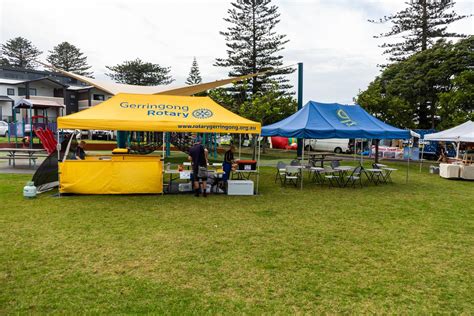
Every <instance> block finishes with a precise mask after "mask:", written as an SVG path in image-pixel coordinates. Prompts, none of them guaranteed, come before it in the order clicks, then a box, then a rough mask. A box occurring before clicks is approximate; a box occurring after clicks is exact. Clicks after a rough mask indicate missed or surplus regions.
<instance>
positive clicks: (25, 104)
mask: <svg viewBox="0 0 474 316" xmlns="http://www.w3.org/2000/svg"><path fill="white" fill-rule="evenodd" d="M58 107H60V108H63V107H65V106H64V104H60V103H58V102H56V101H52V100H42V99H21V100H18V101H16V102H15V106H14V108H23V109H24V108H33V109H38V108H40V109H41V108H42V109H45V108H58Z"/></svg>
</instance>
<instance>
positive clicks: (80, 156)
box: [76, 140, 86, 160]
mask: <svg viewBox="0 0 474 316" xmlns="http://www.w3.org/2000/svg"><path fill="white" fill-rule="evenodd" d="M85 148H86V142H85V141H83V140H81V142H80V143H79V145H78V146H77V148H76V158H77V159H80V160H84V159H86V152H85V151H84V149H85Z"/></svg>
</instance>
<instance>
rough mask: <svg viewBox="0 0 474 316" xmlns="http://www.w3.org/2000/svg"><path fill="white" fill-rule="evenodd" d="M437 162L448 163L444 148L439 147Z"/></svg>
mask: <svg viewBox="0 0 474 316" xmlns="http://www.w3.org/2000/svg"><path fill="white" fill-rule="evenodd" d="M437 162H448V154H447V153H446V147H444V146H440V151H439V154H438V161H437Z"/></svg>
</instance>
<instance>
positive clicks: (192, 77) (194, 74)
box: [185, 57, 202, 86]
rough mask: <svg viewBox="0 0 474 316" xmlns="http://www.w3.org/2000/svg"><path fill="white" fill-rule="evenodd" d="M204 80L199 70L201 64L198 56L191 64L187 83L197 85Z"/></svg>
mask: <svg viewBox="0 0 474 316" xmlns="http://www.w3.org/2000/svg"><path fill="white" fill-rule="evenodd" d="M201 82H202V78H201V72H200V71H199V66H198V63H197V60H196V57H194V59H193V64H192V65H191V70H190V71H189V76H188V78H187V79H186V82H185V83H186V84H187V85H190V86H191V85H195V84H199V83H201Z"/></svg>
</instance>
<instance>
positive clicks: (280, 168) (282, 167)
mask: <svg viewBox="0 0 474 316" xmlns="http://www.w3.org/2000/svg"><path fill="white" fill-rule="evenodd" d="M276 169H277V171H276V174H275V183H276V182H277V180H280V182H282V181H283V178H284V177H285V172H286V163H284V162H283V161H279V162H278V163H277V166H276Z"/></svg>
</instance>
